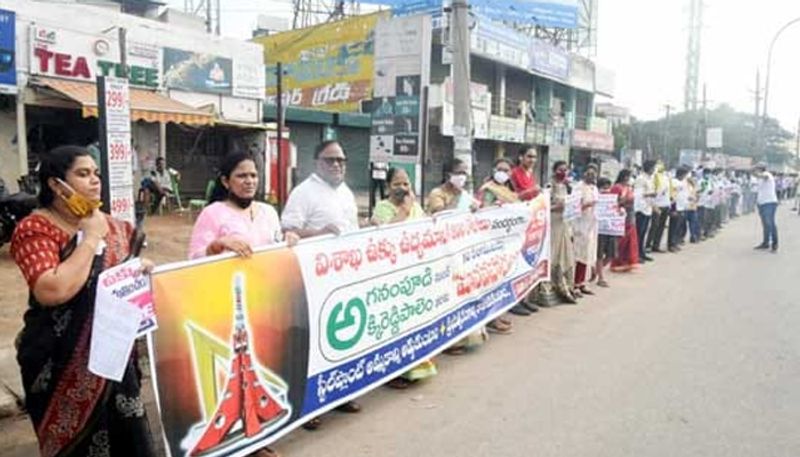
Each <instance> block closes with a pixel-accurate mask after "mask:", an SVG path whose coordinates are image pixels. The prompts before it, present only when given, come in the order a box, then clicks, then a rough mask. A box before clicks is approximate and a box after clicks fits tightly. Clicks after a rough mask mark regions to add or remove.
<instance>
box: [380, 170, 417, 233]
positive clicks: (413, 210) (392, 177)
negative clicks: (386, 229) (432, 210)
mask: <svg viewBox="0 0 800 457" xmlns="http://www.w3.org/2000/svg"><path fill="white" fill-rule="evenodd" d="M386 182H387V183H389V198H387V199H386V200H382V201H380V202H378V204H377V205H375V209H374V210H373V211H372V223H373V224H375V225H382V224H393V223H395V222H403V221H407V220H413V219H419V218H420V217H423V216H425V211H423V210H422V207H421V206H420V205H419V203H417V199H416V198H414V194H413V193H412V192H411V182H410V181H409V179H408V173H406V171H405V170H403V169H402V168H394V167H392V168H390V169H389V171H388V172H387V173H386Z"/></svg>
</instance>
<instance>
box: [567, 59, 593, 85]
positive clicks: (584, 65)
mask: <svg viewBox="0 0 800 457" xmlns="http://www.w3.org/2000/svg"><path fill="white" fill-rule="evenodd" d="M567 83H568V84H569V85H570V86H573V87H576V88H578V89H581V90H584V91H586V92H589V93H594V63H592V61H591V60H589V59H586V58H584V57H581V56H579V55H577V54H572V55H570V62H569V77H568V79H567Z"/></svg>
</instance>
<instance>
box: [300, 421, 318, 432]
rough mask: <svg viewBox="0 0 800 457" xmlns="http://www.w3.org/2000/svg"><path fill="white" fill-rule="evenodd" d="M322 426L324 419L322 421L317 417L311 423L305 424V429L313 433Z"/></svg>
mask: <svg viewBox="0 0 800 457" xmlns="http://www.w3.org/2000/svg"><path fill="white" fill-rule="evenodd" d="M320 425H322V419H320V418H319V417H315V418H313V419H311V420H310V421H308V422H306V423H305V424H303V428H304V429H306V430H308V431H312V432H313V431H314V430H316V429H318V428H319V427H320Z"/></svg>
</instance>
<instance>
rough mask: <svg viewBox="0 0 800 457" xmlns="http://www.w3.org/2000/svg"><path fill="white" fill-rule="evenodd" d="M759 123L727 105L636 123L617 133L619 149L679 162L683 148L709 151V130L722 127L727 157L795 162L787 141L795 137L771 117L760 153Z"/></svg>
mask: <svg viewBox="0 0 800 457" xmlns="http://www.w3.org/2000/svg"><path fill="white" fill-rule="evenodd" d="M757 125H758V124H757V123H756V118H755V116H754V115H753V114H752V113H742V112H738V111H736V110H734V109H733V108H732V107H731V106H729V105H727V104H722V105H720V106H718V107H717V108H716V109H714V110H710V111H708V114H707V117H706V116H704V115H703V112H702V111H689V112H681V113H677V114H675V115H673V116H670V118H669V121H667V119H666V118H661V119H658V120H655V121H645V122H639V121H637V120H635V119H634V120H633V122H632V124H631V125H630V126H624V127H626V129H622V128H621V127H623V126H620V127H618V131H616V130H615V132H614V136H615V142H616V145H617V147H618V148H620V147H622V145H624V146H625V147H627V148H630V149H641V150H643V151H644V154H645V156H646V157H652V158H661V159H664V160H666V161H668V162H669V163H670V164H675V163H677V161H678V155H679V152H680V150H681V149H699V150H704V149H705V131H706V128H713V127H720V128H722V132H723V133H722V144H723V147H722V150H721V151H719V152H722V153H724V154H727V155H735V156H744V157H753V158H754V159H755V160H756V161H760V160H767V161H768V162H770V163H774V164H783V163H786V162H787V161H789V160H791V159H792V157H793V153H792V151H790V150H789V149H787V148H786V140H788V139H790V138H792V136H793V135H792V134H791V133H790V132H788V131H787V130H785V129H784V128H782V127H781V126H780V124H779V123H778V121H777V120H775V119H773V118H767V120H766V122H765V124H764V129H763V130H764V139H765V145H764V146H765V147H764V153H763V154H762V153H760V152H759V147H758V146H759V145H758V143H757V140H758V135H757Z"/></svg>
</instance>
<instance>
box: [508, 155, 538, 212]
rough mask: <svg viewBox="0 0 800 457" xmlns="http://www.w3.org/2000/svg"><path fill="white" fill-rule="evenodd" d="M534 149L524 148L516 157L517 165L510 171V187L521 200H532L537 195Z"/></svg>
mask: <svg viewBox="0 0 800 457" xmlns="http://www.w3.org/2000/svg"><path fill="white" fill-rule="evenodd" d="M537 157H538V154H537V152H536V148H535V147H532V146H524V147H523V148H522V149H520V150H519V155H518V156H517V163H518V165H517V166H516V167H514V168H513V169H512V170H511V173H510V178H511V186H512V188H513V189H514V191H515V192H517V195H518V196H519V198H520V199H521V200H533V199H534V198H536V196H538V195H539V193H540V191H541V190H540V189H539V185H538V184H536V173H535V172H534V167H535V166H536V158H537Z"/></svg>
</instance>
